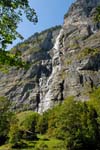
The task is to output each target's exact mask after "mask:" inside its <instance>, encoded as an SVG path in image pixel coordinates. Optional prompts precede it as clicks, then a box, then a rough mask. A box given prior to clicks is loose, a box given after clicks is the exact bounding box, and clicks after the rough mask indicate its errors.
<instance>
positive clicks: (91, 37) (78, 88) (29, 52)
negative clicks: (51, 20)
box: [0, 0, 100, 113]
mask: <svg viewBox="0 0 100 150" xmlns="http://www.w3.org/2000/svg"><path fill="white" fill-rule="evenodd" d="M99 4H100V0H76V1H75V3H73V4H72V6H71V7H70V9H69V11H68V12H67V14H66V15H65V17H64V24H63V25H62V27H55V28H53V29H49V30H47V31H44V32H42V33H36V34H35V35H33V36H31V37H30V38H29V39H28V40H26V41H25V42H24V43H21V44H19V45H17V46H16V47H15V48H14V49H15V50H21V52H22V58H23V60H25V61H27V62H28V63H29V64H30V67H29V68H28V69H27V70H25V69H17V68H15V67H13V68H11V69H10V70H9V72H8V73H7V74H4V73H2V72H0V95H6V96H7V97H8V98H9V99H10V100H11V101H12V109H14V110H16V109H17V110H28V109H31V110H34V111H38V112H39V113H42V112H43V111H46V110H47V109H48V108H51V107H53V106H54V105H56V104H57V103H61V102H62V101H63V100H64V99H66V98H67V97H68V96H74V97H75V98H76V99H78V100H88V98H89V93H91V92H92V91H93V89H94V88H97V87H99V86H100V24H99V23H94V21H93V16H94V14H95V10H96V7H97V6H98V5H99Z"/></svg>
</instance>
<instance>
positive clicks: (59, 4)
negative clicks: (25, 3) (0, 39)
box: [8, 0, 75, 49]
mask: <svg viewBox="0 0 100 150" xmlns="http://www.w3.org/2000/svg"><path fill="white" fill-rule="evenodd" d="M74 1H75V0H29V2H30V6H31V7H33V8H34V9H35V10H36V13H37V15H38V19H39V21H38V23H37V24H36V25H33V24H32V23H30V22H29V21H27V19H26V18H25V17H24V16H23V22H21V23H20V24H19V28H18V32H19V33H21V34H22V36H23V37H24V38H25V39H27V38H28V37H30V36H31V35H33V34H34V33H35V32H41V31H43V30H45V29H47V28H50V27H53V26H55V25H62V24H63V17H64V14H65V13H66V12H67V11H68V8H69V7H70V5H71V4H72V3H73V2H74ZM18 42H22V41H20V40H18V39H17V40H16V41H14V42H13V44H12V45H10V46H9V47H8V48H9V49H10V48H11V47H13V45H16V43H18Z"/></svg>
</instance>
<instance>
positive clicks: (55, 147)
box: [0, 135, 64, 150]
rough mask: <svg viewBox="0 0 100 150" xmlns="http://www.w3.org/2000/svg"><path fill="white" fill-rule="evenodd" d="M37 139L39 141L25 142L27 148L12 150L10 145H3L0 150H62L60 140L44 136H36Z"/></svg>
mask: <svg viewBox="0 0 100 150" xmlns="http://www.w3.org/2000/svg"><path fill="white" fill-rule="evenodd" d="M38 138H39V140H38V141H35V142H34V141H25V143H27V145H28V148H22V149H12V148H11V145H10V144H5V145H3V146H1V147H0V150H64V148H63V145H64V143H63V141H61V140H58V139H54V138H50V139H48V138H46V136H44V135H38ZM45 146H47V147H45ZM44 147H45V148H44Z"/></svg>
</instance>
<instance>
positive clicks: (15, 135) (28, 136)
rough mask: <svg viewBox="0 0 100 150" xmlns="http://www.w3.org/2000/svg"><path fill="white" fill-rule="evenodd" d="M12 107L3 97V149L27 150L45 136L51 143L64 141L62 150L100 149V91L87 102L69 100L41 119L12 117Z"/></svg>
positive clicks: (0, 104) (29, 115)
mask: <svg viewBox="0 0 100 150" xmlns="http://www.w3.org/2000/svg"><path fill="white" fill-rule="evenodd" d="M9 106H10V104H8V100H7V99H5V98H3V97H1V98H0V145H3V144H5V143H10V144H11V147H13V148H18V147H19V148H21V147H23V146H26V147H27V146H28V145H27V144H26V142H25V141H37V142H38V141H39V138H38V135H45V136H46V138H47V139H48V140H49V139H50V138H55V139H58V140H60V141H63V142H64V145H63V147H62V150H89V149H91V150H99V149H100V109H99V108H100V88H98V89H96V90H94V92H93V93H92V94H91V95H90V100H89V101H87V102H81V101H77V100H74V97H69V98H67V99H66V100H65V101H64V102H63V103H62V105H57V106H55V107H54V108H53V109H49V110H48V111H47V112H44V113H43V114H41V115H40V114H38V113H36V112H33V111H24V112H17V113H11V111H10V109H9ZM56 149H57V148H56ZM34 150H35V149H34ZM39 150H41V149H39ZM46 150H49V149H48V145H47V148H46ZM54 150H55V149H54Z"/></svg>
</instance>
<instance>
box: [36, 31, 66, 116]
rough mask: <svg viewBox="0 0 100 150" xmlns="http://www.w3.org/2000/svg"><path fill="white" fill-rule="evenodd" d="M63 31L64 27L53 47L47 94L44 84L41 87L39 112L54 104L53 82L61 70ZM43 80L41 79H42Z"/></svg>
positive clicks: (46, 87) (46, 86)
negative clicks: (61, 38) (44, 90)
mask: <svg viewBox="0 0 100 150" xmlns="http://www.w3.org/2000/svg"><path fill="white" fill-rule="evenodd" d="M62 33H63V29H61V30H60V33H59V35H58V37H57V39H56V42H55V45H54V47H53V53H54V56H53V58H52V66H53V68H52V73H51V75H50V77H49V78H48V80H47V82H46V85H45V89H46V94H45V95H44V92H43V91H42V86H41V87H40V91H41V92H40V95H41V99H40V103H39V109H38V112H39V113H42V112H44V111H46V110H47V109H49V108H51V107H52V106H53V101H52V99H53V93H52V90H51V89H52V84H53V83H52V82H53V78H54V76H55V75H56V74H57V72H59V71H60V70H61V62H60V50H59V49H60V37H61V35H62ZM40 82H41V80H40Z"/></svg>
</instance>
